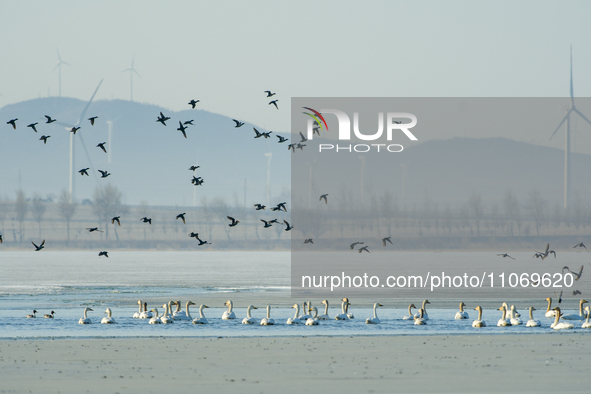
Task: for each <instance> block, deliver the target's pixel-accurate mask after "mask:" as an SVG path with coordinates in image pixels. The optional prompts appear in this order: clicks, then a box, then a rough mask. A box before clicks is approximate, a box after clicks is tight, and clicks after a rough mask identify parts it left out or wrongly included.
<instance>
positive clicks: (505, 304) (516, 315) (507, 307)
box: [503, 302, 521, 317]
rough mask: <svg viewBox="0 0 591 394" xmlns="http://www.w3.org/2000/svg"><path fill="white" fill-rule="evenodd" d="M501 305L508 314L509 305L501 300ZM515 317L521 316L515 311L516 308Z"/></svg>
mask: <svg viewBox="0 0 591 394" xmlns="http://www.w3.org/2000/svg"><path fill="white" fill-rule="evenodd" d="M503 306H504V307H505V310H506V311H507V315H509V316H510V314H509V311H510V310H511V308H509V305H507V303H506V302H503ZM515 317H521V314H520V313H519V312H517V310H515Z"/></svg>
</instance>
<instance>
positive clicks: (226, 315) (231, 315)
mask: <svg viewBox="0 0 591 394" xmlns="http://www.w3.org/2000/svg"><path fill="white" fill-rule="evenodd" d="M224 305H226V306H227V307H228V310H227V311H224V313H223V314H222V319H223V320H231V319H236V315H235V314H234V312H232V308H234V303H233V302H232V300H228V301H226V303H225V304H224Z"/></svg>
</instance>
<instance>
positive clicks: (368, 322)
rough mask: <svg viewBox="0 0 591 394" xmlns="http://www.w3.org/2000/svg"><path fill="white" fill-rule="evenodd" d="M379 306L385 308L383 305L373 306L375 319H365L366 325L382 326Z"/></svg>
mask: <svg viewBox="0 0 591 394" xmlns="http://www.w3.org/2000/svg"><path fill="white" fill-rule="evenodd" d="M378 306H383V305H382V304H379V303H377V302H376V303H375V304H373V317H368V318H367V319H365V324H380V319H379V318H378V314H377V309H378Z"/></svg>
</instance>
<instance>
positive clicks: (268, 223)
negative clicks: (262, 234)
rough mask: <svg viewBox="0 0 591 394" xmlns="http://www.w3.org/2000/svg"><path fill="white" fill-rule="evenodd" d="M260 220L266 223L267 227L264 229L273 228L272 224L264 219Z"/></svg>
mask: <svg viewBox="0 0 591 394" xmlns="http://www.w3.org/2000/svg"><path fill="white" fill-rule="evenodd" d="M260 220H261V222H263V223H265V227H264V228H269V227H271V226H272V224H271V223H270V222H268V221H266V220H264V219H260Z"/></svg>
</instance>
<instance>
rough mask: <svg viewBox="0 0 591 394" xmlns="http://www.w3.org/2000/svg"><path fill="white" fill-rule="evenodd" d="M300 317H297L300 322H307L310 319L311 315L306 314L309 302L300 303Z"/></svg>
mask: <svg viewBox="0 0 591 394" xmlns="http://www.w3.org/2000/svg"><path fill="white" fill-rule="evenodd" d="M302 306H303V307H302V315H301V316H300V317H299V319H300V320H308V319H309V318H311V317H312V315H311V314H309V313H308V309H310V301H308V302H306V301H304V302H303V303H302Z"/></svg>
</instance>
